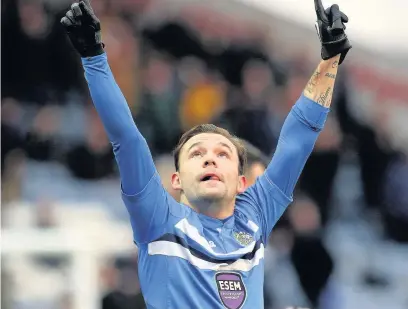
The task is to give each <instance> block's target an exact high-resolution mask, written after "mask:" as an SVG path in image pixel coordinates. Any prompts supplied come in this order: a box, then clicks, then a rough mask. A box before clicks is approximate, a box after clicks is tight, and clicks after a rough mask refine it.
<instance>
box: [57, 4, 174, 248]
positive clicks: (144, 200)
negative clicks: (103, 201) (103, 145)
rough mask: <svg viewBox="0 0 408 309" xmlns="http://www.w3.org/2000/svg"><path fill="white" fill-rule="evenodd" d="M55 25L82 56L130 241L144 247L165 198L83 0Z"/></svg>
mask: <svg viewBox="0 0 408 309" xmlns="http://www.w3.org/2000/svg"><path fill="white" fill-rule="evenodd" d="M61 23H62V24H63V26H64V27H65V28H66V30H67V33H68V35H69V37H70V39H71V42H72V43H73V45H74V47H75V48H76V49H77V51H78V52H79V54H80V55H81V57H82V64H83V67H84V70H85V78H86V80H87V82H88V86H89V90H90V93H91V97H92V100H93V102H94V105H95V108H96V110H97V112H98V114H99V116H100V118H101V120H102V122H103V125H104V127H105V130H106V132H107V134H108V137H109V139H110V141H111V143H112V145H113V151H114V153H115V158H116V161H117V164H118V166H119V171H120V177H121V189H122V197H123V200H124V203H125V205H126V207H127V209H128V211H129V214H130V218H131V223H132V227H133V231H134V239H135V241H136V242H137V243H139V244H140V243H144V242H148V241H149V240H152V239H154V238H155V237H156V234H159V232H158V231H159V229H161V228H162V226H163V225H164V224H165V223H166V221H167V219H168V215H169V213H170V208H169V201H168V198H169V197H168V194H167V193H166V191H165V190H164V188H163V186H162V185H161V181H160V179H159V176H158V174H157V171H156V168H155V166H154V163H153V159H152V156H151V154H150V151H149V148H148V146H147V143H146V141H145V139H144V138H143V136H142V135H141V134H140V132H139V130H138V129H137V127H136V125H135V123H134V121H133V118H132V115H131V112H130V109H129V107H128V104H127V102H126V100H125V98H124V96H123V94H122V92H121V90H120V89H119V86H118V85H117V83H116V82H115V79H114V77H113V74H112V72H111V69H110V67H109V64H108V60H107V55H106V54H105V53H104V50H103V43H102V42H101V33H100V31H101V28H100V23H99V20H98V19H97V18H96V16H95V15H94V12H93V10H92V8H91V6H90V4H89V1H88V0H87V1H81V2H79V3H74V4H73V5H72V6H71V10H69V11H68V13H67V14H66V16H65V17H64V18H63V19H62V20H61ZM157 213H160V215H157Z"/></svg>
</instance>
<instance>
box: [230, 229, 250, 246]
mask: <svg viewBox="0 0 408 309" xmlns="http://www.w3.org/2000/svg"><path fill="white" fill-rule="evenodd" d="M233 234H234V238H235V239H236V241H238V243H240V244H241V245H242V246H248V245H249V244H250V243H251V242H253V241H254V238H253V237H252V235H250V234H248V233H245V232H235V231H234V232H233Z"/></svg>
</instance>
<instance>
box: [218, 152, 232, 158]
mask: <svg viewBox="0 0 408 309" xmlns="http://www.w3.org/2000/svg"><path fill="white" fill-rule="evenodd" d="M218 156H219V157H221V158H229V154H228V153H227V152H225V151H222V152H220V153H219V154H218Z"/></svg>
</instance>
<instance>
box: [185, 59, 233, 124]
mask: <svg viewBox="0 0 408 309" xmlns="http://www.w3.org/2000/svg"><path fill="white" fill-rule="evenodd" d="M179 77H180V79H181V81H182V83H183V85H184V87H185V88H186V89H185V91H184V93H183V96H182V98H181V106H180V120H181V125H182V130H183V132H185V131H187V130H189V129H191V128H192V127H194V126H196V125H199V124H202V123H210V122H211V121H212V119H214V118H216V117H218V116H219V115H220V113H221V112H222V111H223V109H224V108H225V99H226V98H225V93H224V88H225V87H224V83H223V81H222V80H221V79H219V78H218V76H217V75H216V74H215V73H214V72H211V71H209V70H208V69H207V68H206V66H205V64H204V62H203V61H202V60H199V59H198V58H193V57H187V58H184V59H182V60H181V63H180V65H179Z"/></svg>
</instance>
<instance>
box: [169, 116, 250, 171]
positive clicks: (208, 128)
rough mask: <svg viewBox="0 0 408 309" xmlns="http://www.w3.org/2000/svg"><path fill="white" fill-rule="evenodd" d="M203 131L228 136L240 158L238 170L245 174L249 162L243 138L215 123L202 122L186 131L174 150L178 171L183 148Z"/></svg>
mask: <svg viewBox="0 0 408 309" xmlns="http://www.w3.org/2000/svg"><path fill="white" fill-rule="evenodd" d="M201 133H213V134H219V135H222V136H224V137H226V138H227V139H228V140H229V141H230V142H231V143H232V144H233V145H234V146H235V148H236V149H237V153H238V159H239V166H238V172H239V174H240V175H243V174H244V171H245V169H246V163H247V151H246V148H245V146H244V145H243V144H242V142H241V140H240V139H239V138H238V137H236V136H234V135H232V134H231V133H230V132H228V131H227V130H225V129H223V128H220V127H217V126H216V125H213V124H200V125H198V126H195V127H193V128H191V129H190V130H188V131H186V132H185V133H184V134H183V135H182V136H181V138H180V140H179V142H178V144H177V146H176V148H175V149H174V151H173V156H174V166H175V168H176V171H178V170H179V168H180V151H181V149H182V148H183V146H184V145H185V144H186V143H187V142H188V140H189V139H191V138H192V137H193V136H196V135H198V134H201Z"/></svg>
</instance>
